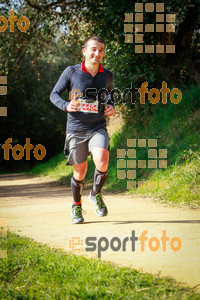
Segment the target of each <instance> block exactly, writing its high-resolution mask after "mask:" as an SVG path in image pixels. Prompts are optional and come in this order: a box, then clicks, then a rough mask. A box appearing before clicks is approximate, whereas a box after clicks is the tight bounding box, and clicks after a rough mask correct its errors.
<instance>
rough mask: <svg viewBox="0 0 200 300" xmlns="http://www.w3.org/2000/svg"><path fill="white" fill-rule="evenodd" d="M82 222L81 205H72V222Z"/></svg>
mask: <svg viewBox="0 0 200 300" xmlns="http://www.w3.org/2000/svg"><path fill="white" fill-rule="evenodd" d="M83 222H84V218H83V216H82V207H81V205H74V206H72V224H81V223H83Z"/></svg>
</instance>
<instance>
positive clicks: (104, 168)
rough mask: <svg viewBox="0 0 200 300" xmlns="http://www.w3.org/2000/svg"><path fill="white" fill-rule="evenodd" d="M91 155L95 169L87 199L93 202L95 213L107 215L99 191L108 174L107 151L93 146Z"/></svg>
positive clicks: (101, 215)
mask: <svg viewBox="0 0 200 300" xmlns="http://www.w3.org/2000/svg"><path fill="white" fill-rule="evenodd" d="M92 156H93V161H94V163H95V166H96V169H95V172H94V183H93V189H92V191H91V193H90V196H89V199H90V201H91V202H92V203H94V204H95V213H96V214H97V215H98V216H100V217H103V216H106V215H107V213H108V211H107V207H106V205H105V203H104V202H103V199H102V196H101V194H100V192H101V189H102V187H103V185H104V183H105V181H106V178H107V174H108V162H109V151H108V150H107V149H105V148H94V149H93V150H92Z"/></svg>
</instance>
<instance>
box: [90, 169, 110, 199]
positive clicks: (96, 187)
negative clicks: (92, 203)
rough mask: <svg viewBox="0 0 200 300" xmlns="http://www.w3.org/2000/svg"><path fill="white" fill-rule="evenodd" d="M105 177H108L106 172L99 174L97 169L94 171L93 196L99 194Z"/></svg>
mask: <svg viewBox="0 0 200 300" xmlns="http://www.w3.org/2000/svg"><path fill="white" fill-rule="evenodd" d="M107 175H108V171H106V172H100V171H98V170H97V169H95V171H94V183H93V190H92V195H93V196H95V195H96V194H99V193H100V191H101V189H102V187H103V185H104V183H105V182H106V178H107Z"/></svg>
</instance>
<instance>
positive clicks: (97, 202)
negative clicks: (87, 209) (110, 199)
mask: <svg viewBox="0 0 200 300" xmlns="http://www.w3.org/2000/svg"><path fill="white" fill-rule="evenodd" d="M89 200H90V202H92V203H93V204H94V206H95V208H94V211H95V214H96V215H97V216H99V217H104V216H106V215H107V214H108V210H107V207H106V205H105V203H104V202H103V199H102V195H101V194H100V193H99V194H97V195H95V196H93V195H92V191H91V192H90V195H89Z"/></svg>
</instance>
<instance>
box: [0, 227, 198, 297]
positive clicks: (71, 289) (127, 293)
mask: <svg viewBox="0 0 200 300" xmlns="http://www.w3.org/2000/svg"><path fill="white" fill-rule="evenodd" d="M1 247H2V248H3V249H7V252H8V257H7V258H6V259H0V282H1V289H0V298H1V299H12V300H13V299H67V298H69V299H166V298H169V299H177V300H179V299H192V300H195V299H199V294H198V293H195V292H194V291H192V290H191V289H189V288H183V287H181V286H180V285H178V284H177V283H176V282H175V281H174V280H172V279H169V278H162V277H160V276H153V275H151V274H148V273H143V272H139V271H136V270H134V269H130V268H124V267H118V266H116V265H113V264H111V263H103V262H101V260H95V259H86V258H85V257H84V256H76V255H72V254H70V253H67V254H66V253H63V252H62V251H60V250H55V249H51V248H49V247H47V246H46V245H42V244H39V243H36V242H34V241H32V240H30V239H28V238H25V237H20V236H18V235H14V234H11V233H10V232H8V236H7V238H1Z"/></svg>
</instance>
